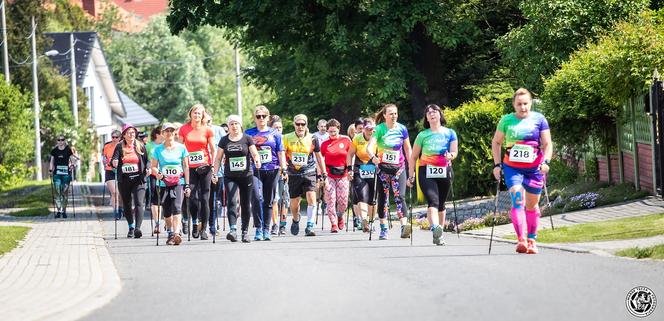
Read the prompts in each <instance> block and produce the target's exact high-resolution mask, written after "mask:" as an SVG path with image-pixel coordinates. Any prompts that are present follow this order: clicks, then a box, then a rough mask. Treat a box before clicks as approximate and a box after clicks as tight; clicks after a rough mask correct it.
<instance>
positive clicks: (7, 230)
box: [0, 226, 30, 255]
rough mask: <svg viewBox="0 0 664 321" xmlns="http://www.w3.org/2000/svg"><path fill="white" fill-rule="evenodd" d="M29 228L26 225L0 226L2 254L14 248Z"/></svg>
mask: <svg viewBox="0 0 664 321" xmlns="http://www.w3.org/2000/svg"><path fill="white" fill-rule="evenodd" d="M29 230H30V228H29V227H25V226H0V255H2V254H5V253H7V252H9V251H11V250H12V249H14V248H15V247H16V246H17V245H18V242H19V241H20V240H22V239H23V238H25V235H26V234H28V231H29Z"/></svg>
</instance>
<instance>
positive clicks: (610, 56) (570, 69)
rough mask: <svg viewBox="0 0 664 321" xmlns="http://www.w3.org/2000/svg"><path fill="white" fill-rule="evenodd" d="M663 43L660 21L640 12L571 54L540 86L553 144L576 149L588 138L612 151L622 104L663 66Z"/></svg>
mask: <svg viewBox="0 0 664 321" xmlns="http://www.w3.org/2000/svg"><path fill="white" fill-rule="evenodd" d="M663 37H664V26H663V24H662V18H661V15H660V14H654V13H652V12H645V13H643V14H641V15H640V16H638V17H636V18H634V19H632V20H630V21H629V22H621V23H618V24H617V25H616V26H615V28H614V29H613V30H612V31H611V32H610V33H607V34H605V35H603V36H601V37H600V38H599V39H598V40H597V42H595V43H591V44H589V45H588V46H587V47H586V48H583V49H581V50H579V51H577V52H575V53H574V54H572V55H571V57H570V60H569V61H568V62H566V63H564V64H563V65H562V67H561V69H560V70H558V71H557V72H556V73H555V74H554V75H552V76H551V77H550V78H548V79H547V80H546V81H545V91H544V94H543V97H542V98H543V101H544V111H545V113H546V115H547V119H548V120H549V124H550V126H551V132H552V136H553V137H555V141H556V143H557V144H559V145H561V146H564V147H566V148H569V149H578V148H579V146H583V145H584V144H585V143H586V142H587V141H588V140H589V139H590V138H591V137H592V138H594V139H596V140H597V141H599V142H600V143H601V146H613V145H615V138H614V137H615V132H616V130H615V123H616V118H617V117H618V116H619V115H620V113H621V110H622V107H621V106H622V105H621V104H622V102H623V101H625V100H626V99H628V98H631V97H632V96H634V95H636V94H639V93H642V92H644V91H645V90H646V89H647V84H648V82H649V79H650V77H651V75H652V72H653V69H654V68H655V67H658V66H662V65H663V64H664V42H663V41H662V40H663Z"/></svg>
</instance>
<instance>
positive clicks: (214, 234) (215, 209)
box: [212, 180, 219, 244]
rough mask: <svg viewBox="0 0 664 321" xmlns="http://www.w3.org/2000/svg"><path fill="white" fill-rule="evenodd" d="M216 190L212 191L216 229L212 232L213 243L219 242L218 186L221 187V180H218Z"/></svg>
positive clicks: (213, 219) (213, 222)
mask: <svg viewBox="0 0 664 321" xmlns="http://www.w3.org/2000/svg"><path fill="white" fill-rule="evenodd" d="M215 185H217V186H216V188H215V190H214V191H212V224H214V229H212V230H213V232H212V244H214V243H217V188H219V181H218V180H217V184H215Z"/></svg>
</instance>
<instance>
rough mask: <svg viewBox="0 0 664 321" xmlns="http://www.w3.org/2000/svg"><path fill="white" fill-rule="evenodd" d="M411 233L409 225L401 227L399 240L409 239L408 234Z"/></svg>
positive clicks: (411, 228)
mask: <svg viewBox="0 0 664 321" xmlns="http://www.w3.org/2000/svg"><path fill="white" fill-rule="evenodd" d="M412 232H413V227H412V226H410V224H406V225H401V238H402V239H407V238H409V237H410V233H412Z"/></svg>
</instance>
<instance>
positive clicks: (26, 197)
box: [0, 180, 52, 216]
mask: <svg viewBox="0 0 664 321" xmlns="http://www.w3.org/2000/svg"><path fill="white" fill-rule="evenodd" d="M51 202H52V200H51V185H50V182H49V181H48V180H45V181H41V182H38V181H26V182H24V183H22V184H20V185H17V186H13V187H11V188H8V189H5V190H3V191H2V192H0V208H12V207H20V208H27V209H30V210H32V209H41V208H46V209H48V208H49V207H50V206H52V204H51ZM19 213H20V212H19ZM12 215H14V216H34V215H17V214H16V213H14V214H12ZM42 215H43V214H42Z"/></svg>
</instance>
